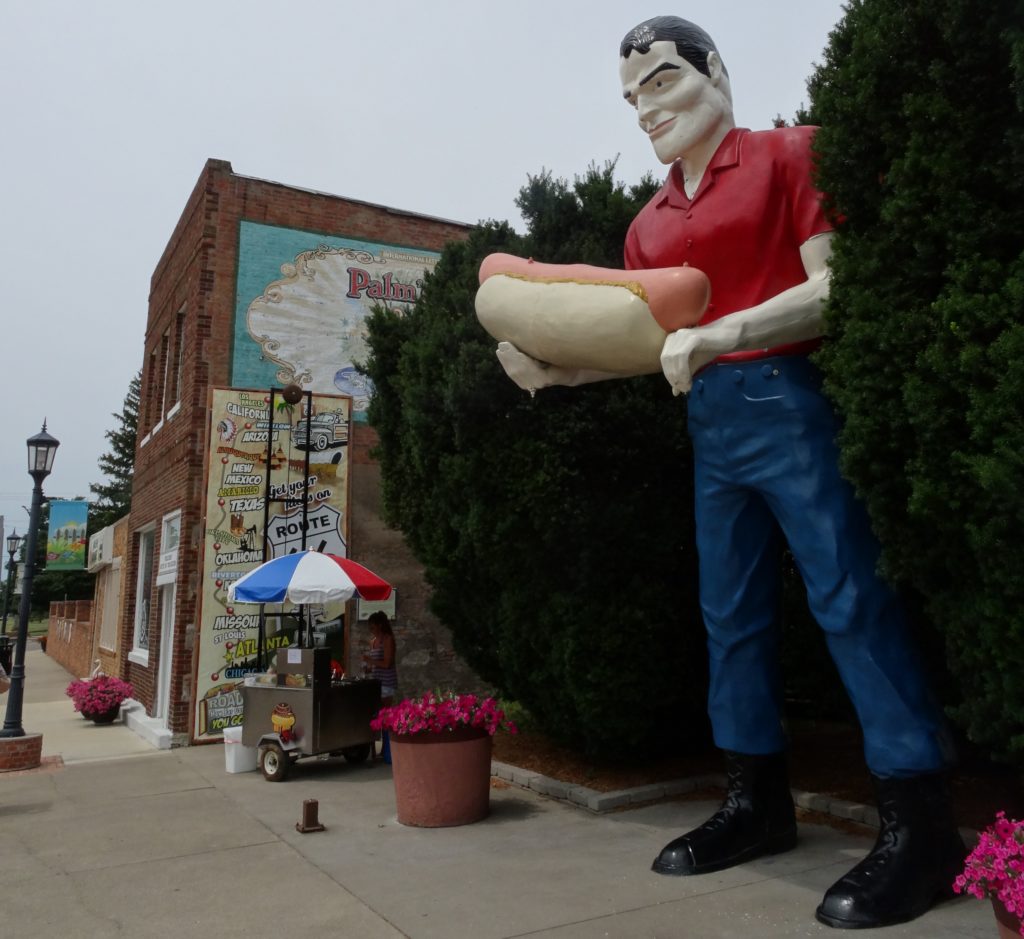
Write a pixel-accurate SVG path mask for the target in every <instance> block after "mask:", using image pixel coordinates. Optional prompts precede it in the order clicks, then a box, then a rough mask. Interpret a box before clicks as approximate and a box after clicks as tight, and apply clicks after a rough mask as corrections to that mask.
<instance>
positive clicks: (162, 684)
mask: <svg viewBox="0 0 1024 939" xmlns="http://www.w3.org/2000/svg"><path fill="white" fill-rule="evenodd" d="M174 594H175V587H174V584H166V585H164V586H163V587H161V588H160V665H159V668H158V671H157V676H156V705H155V707H154V708H153V716H154V717H156V718H159V719H160V720H162V721H163V722H164V726H165V727H166V726H167V720H168V717H169V716H170V714H169V712H170V706H169V705H170V700H171V659H172V657H173V648H174Z"/></svg>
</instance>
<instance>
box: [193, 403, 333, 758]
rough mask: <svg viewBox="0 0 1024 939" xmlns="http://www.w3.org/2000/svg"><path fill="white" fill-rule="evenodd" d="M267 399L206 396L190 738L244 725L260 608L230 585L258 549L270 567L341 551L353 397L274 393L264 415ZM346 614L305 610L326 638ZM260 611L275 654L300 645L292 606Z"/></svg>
mask: <svg viewBox="0 0 1024 939" xmlns="http://www.w3.org/2000/svg"><path fill="white" fill-rule="evenodd" d="M270 397H271V396H270V392H269V391H251V390H242V389H236V388H215V389H213V391H212V393H211V407H210V436H209V441H210V444H209V452H208V454H207V482H206V503H205V513H204V514H205V519H206V521H205V528H204V530H203V565H202V572H203V580H202V585H201V588H200V609H199V622H198V625H199V629H198V637H197V639H198V645H199V650H198V658H197V663H198V664H197V674H196V684H195V688H196V694H195V701H196V713H195V722H194V726H193V733H192V737H193V739H194V740H210V739H214V738H218V737H221V736H222V735H223V732H224V728H225V727H237V726H239V725H241V723H242V690H241V689H242V686H243V684H244V680H245V676H246V675H249V674H252V673H254V672H256V671H257V661H256V659H257V645H258V640H259V624H260V606H259V605H257V604H249V603H239V604H233V603H231V602H230V601H229V600H228V587H229V586H230V585H231V583H232V582H233V581H235V580H237V579H238V578H239V577H241V576H242V575H243V574H247V573H248V572H249V571H251V570H252V569H253V568H254V567H257V566H258V565H260V564H261V563H263V561H264V544H265V545H266V558H265V559H266V560H268V561H269V560H271V559H273V558H275V557H281V556H282V555H286V554H292V553H294V552H296V551H300V550H302V548H303V547H308V548H316V549H317V550H321V551H328V552H330V553H332V554H338V555H342V556H344V555H346V554H347V550H346V548H347V544H348V515H349V470H348V462H349V456H348V453H349V447H348V444H349V430H350V425H351V419H352V400H351V398H350V397H348V396H342V395H312V396H311V397H307V396H306V395H303V397H302V399H301V400H300V401H299V402H298V403H297V404H289V403H287V402H286V401H285V400H284V398H283V397H282V395H281V393H280V392H275V394H274V413H273V414H270ZM307 402H308V414H307ZM307 461H308V476H307V474H306V467H307ZM268 473H269V485H268ZM268 492H269V497H270V502H269V504H268V503H267V494H268ZM303 502H305V512H304V511H303ZM265 519H266V539H264V520H265ZM303 535H305V538H303ZM344 611H345V606H344V604H343V603H334V604H329V605H327V606H319V607H307V608H306V611H305V612H306V616H307V618H312V621H313V623H314V629H315V628H316V625H317V624H318V623H322V624H325V628H324V629H323V630H321V631H322V632H325V633H326V632H330V630H329V629H328V628H326V624H329V623H330V622H331V621H333V620H339V622H340V617H341V616H342V614H343V613H344ZM266 614H267V616H266V643H265V649H266V650H267V651H268V652H269V653H270V654H271V655H273V652H274V650H276V649H278V648H285V647H287V646H290V645H294V644H295V643H296V642H297V641H299V639H300V635H299V632H298V629H299V626H298V609H297V608H295V607H293V605H292V604H290V603H289V604H283V605H274V604H270V605H268V606H267V607H266ZM266 664H267V663H266V662H264V667H266Z"/></svg>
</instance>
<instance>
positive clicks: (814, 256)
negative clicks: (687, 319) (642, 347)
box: [661, 232, 832, 394]
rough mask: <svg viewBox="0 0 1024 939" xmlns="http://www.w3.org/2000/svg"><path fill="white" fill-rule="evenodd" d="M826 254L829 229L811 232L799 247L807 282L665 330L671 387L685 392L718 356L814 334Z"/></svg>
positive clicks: (664, 363)
mask: <svg viewBox="0 0 1024 939" xmlns="http://www.w3.org/2000/svg"><path fill="white" fill-rule="evenodd" d="M831 253H832V233H831V232H823V233H821V234H819V235H815V236H814V237H813V238H809V239H808V240H807V241H805V242H804V243H803V244H802V245H801V246H800V258H801V260H802V261H803V265H804V270H805V271H806V272H807V280H805V281H803V282H802V283H799V284H796V285H795V286H793V287H790V288H789V289H788V290H784V291H782V293H780V294H776V295H775V296H774V297H769V298H768V299H767V300H765V301H764V302H763V303H759V304H758V305H757V306H753V307H750V308H749V309H746V310H737V311H736V312H735V313H730V314H729V315H728V316H723V317H722V318H721V319H717V320H715V321H713V322H711V323H708V324H706V325H704V326H694V327H691V328H689V329H680V330H677V331H676V332H674V333H671V334H670V335H669V337H668V338H667V339H666V340H665V346H664V348H663V349H662V353H661V367H662V371H663V372H664V373H665V377H666V378H667V379H668V381H669V384H671V385H672V391H673V392H674V393H675V394H681V393H683V392H686V391H689V390H690V387H691V385H692V384H693V375H694V373H696V372H697V371H699V370H700V369H701V368H703V367H704V366H705V365H707V364H708V363H710V362H712V361H713V360H714V359H716V358H717V357H718V356H720V355H725V354H726V353H729V352H745V351H749V350H753V349H768V348H771V347H772V346H778V345H783V344H785V343H790V342H800V341H802V340H806V339H816V338H817V337H818V336H820V335H821V334H822V332H823V320H822V310H823V309H824V305H825V300H826V299H827V298H828V288H829V267H828V261H829V257H830V256H831Z"/></svg>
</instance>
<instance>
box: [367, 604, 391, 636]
mask: <svg viewBox="0 0 1024 939" xmlns="http://www.w3.org/2000/svg"><path fill="white" fill-rule="evenodd" d="M367 621H368V622H369V624H370V625H371V626H375V625H376V626H379V627H380V631H381V632H382V633H384V635H386V636H393V635H394V632H392V630H391V620H389V619H388V614H387V613H385V612H384V611H383V610H377V611H376V612H375V613H371V614H370V616H369V619H368V620H367Z"/></svg>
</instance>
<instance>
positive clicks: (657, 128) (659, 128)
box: [647, 117, 675, 138]
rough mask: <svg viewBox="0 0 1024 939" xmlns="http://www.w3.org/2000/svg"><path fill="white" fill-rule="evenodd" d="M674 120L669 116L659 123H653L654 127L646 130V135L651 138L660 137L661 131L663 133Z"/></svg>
mask: <svg viewBox="0 0 1024 939" xmlns="http://www.w3.org/2000/svg"><path fill="white" fill-rule="evenodd" d="M674 122H675V118H674V117H670V118H667V119H666V120H664V121H662V122H661V123H660V124H655V125H654V127H652V128H651V129H650V130H649V131H647V136H648V137H651V138H654V137H660V136H661V135H662V134H663V133H665V131H666V130H668V128H669V126H670V125H671V124H673V123H674Z"/></svg>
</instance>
